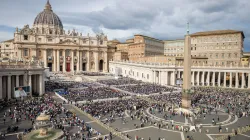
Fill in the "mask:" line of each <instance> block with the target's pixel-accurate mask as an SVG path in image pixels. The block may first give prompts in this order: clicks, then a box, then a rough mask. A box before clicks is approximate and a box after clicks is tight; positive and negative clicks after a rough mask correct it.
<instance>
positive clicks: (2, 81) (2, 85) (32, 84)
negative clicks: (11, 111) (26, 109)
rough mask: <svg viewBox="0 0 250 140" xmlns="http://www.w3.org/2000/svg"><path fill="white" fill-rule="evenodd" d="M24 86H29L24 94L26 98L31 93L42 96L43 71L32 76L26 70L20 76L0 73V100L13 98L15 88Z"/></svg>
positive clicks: (15, 73) (14, 73)
mask: <svg viewBox="0 0 250 140" xmlns="http://www.w3.org/2000/svg"><path fill="white" fill-rule="evenodd" d="M10 71H11V70H10ZM26 86H29V91H28V92H26V93H27V94H28V96H31V95H32V93H36V94H39V95H42V94H43V93H44V92H45V88H44V87H45V85H44V74H43V71H41V73H40V74H39V73H33V74H32V73H30V72H29V71H27V70H23V71H21V72H20V74H18V73H17V72H13V73H12V72H8V74H7V73H6V72H0V99H11V98H15V88H16V89H18V88H19V87H26Z"/></svg>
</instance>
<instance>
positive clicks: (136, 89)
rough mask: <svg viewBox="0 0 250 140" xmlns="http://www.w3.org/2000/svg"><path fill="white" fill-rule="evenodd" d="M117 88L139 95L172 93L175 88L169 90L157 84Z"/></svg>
mask: <svg viewBox="0 0 250 140" xmlns="http://www.w3.org/2000/svg"><path fill="white" fill-rule="evenodd" d="M117 88H119V89H122V90H125V91H129V92H133V93H138V94H146V95H149V94H152V93H160V92H161V93H162V92H172V91H174V88H169V87H165V86H161V85H156V84H141V85H127V86H117Z"/></svg>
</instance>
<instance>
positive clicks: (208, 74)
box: [207, 71, 210, 86]
mask: <svg viewBox="0 0 250 140" xmlns="http://www.w3.org/2000/svg"><path fill="white" fill-rule="evenodd" d="M207 86H210V71H208V72H207Z"/></svg>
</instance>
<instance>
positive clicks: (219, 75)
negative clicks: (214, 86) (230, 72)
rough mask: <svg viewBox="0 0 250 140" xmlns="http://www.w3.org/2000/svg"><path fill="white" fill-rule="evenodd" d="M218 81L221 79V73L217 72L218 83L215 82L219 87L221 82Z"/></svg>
mask: <svg viewBox="0 0 250 140" xmlns="http://www.w3.org/2000/svg"><path fill="white" fill-rule="evenodd" d="M220 79H221V72H219V74H218V81H217V82H218V87H220V81H221V80H220Z"/></svg>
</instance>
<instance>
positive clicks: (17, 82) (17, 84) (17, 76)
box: [16, 75, 19, 87]
mask: <svg viewBox="0 0 250 140" xmlns="http://www.w3.org/2000/svg"><path fill="white" fill-rule="evenodd" d="M16 87H19V75H16Z"/></svg>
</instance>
